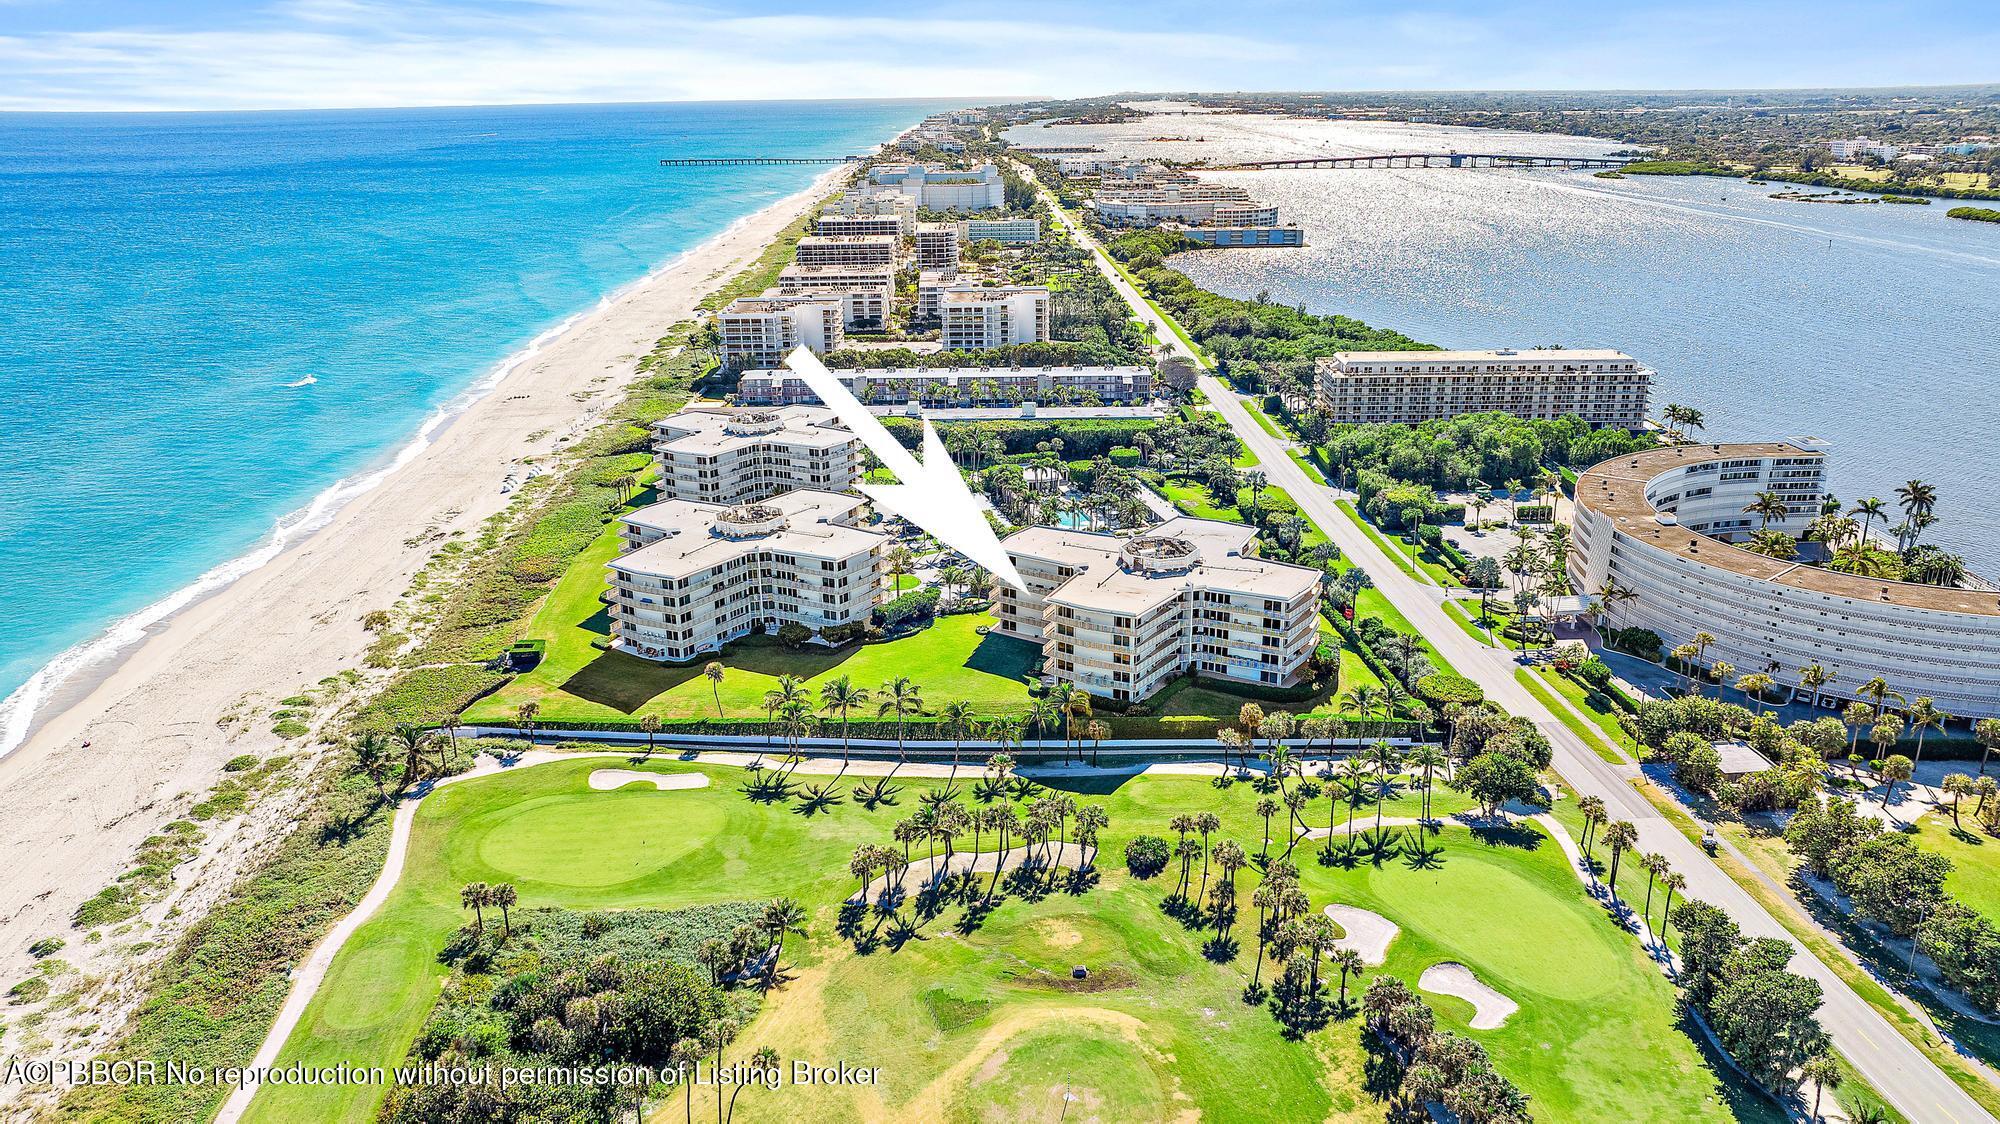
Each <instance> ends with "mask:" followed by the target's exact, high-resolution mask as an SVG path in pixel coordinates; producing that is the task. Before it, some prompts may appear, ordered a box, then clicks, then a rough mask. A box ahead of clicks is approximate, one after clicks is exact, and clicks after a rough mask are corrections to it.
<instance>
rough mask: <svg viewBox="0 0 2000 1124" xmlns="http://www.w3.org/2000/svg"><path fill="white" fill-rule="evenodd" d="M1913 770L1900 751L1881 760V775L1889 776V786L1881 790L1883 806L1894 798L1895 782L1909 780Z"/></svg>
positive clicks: (1885, 806) (1887, 804) (1886, 805)
mask: <svg viewBox="0 0 2000 1124" xmlns="http://www.w3.org/2000/svg"><path fill="white" fill-rule="evenodd" d="M1913 771H1914V770H1913V769H1911V767H1910V759H1909V758H1907V757H1905V756H1903V755H1902V754H1900V753H1892V754H1890V755H1889V757H1888V758H1887V759H1886V760H1884V761H1883V762H1882V775H1883V776H1885V777H1887V778H1889V787H1887V788H1885V789H1883V790H1882V806H1883V807H1884V808H1887V807H1888V806H1889V802H1890V801H1891V800H1893V799H1894V798H1895V793H1896V784H1897V782H1899V781H1906V780H1909V779H1910V774H1911V773H1912V772H1913Z"/></svg>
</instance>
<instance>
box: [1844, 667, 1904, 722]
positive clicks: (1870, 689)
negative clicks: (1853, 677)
mask: <svg viewBox="0 0 2000 1124" xmlns="http://www.w3.org/2000/svg"><path fill="white" fill-rule="evenodd" d="M1855 694H1857V695H1860V696H1863V697H1865V698H1870V699H1873V700H1875V712H1876V713H1877V714H1881V713H1883V712H1885V711H1886V710H1887V709H1888V700H1890V699H1895V700H1896V702H1897V703H1898V704H1899V705H1900V704H1904V703H1907V702H1908V701H1909V700H1907V699H1905V698H1904V697H1903V696H1902V695H1900V694H1897V693H1896V692H1895V691H1891V690H1890V689H1889V684H1888V683H1887V682H1886V681H1885V680H1883V678H1882V677H1881V676H1879V675H1877V676H1876V677H1875V678H1873V679H1870V680H1869V681H1868V682H1866V683H1863V684H1862V685H1861V689H1860V690H1858V691H1856V692H1855Z"/></svg>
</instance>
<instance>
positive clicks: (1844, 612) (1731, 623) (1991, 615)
mask: <svg viewBox="0 0 2000 1124" xmlns="http://www.w3.org/2000/svg"><path fill="white" fill-rule="evenodd" d="M1825 461H1826V453H1825V449H1824V447H1823V446H1822V445H1820V444H1819V443H1818V442H1813V441H1808V440H1803V439H1801V440H1794V441H1780V442H1769V443H1764V444H1741V445H1675V446H1663V447H1661V448H1658V449H1649V450H1647V451H1645V452H1642V453H1638V454H1634V455H1632V456H1624V457H1616V458H1613V459H1611V460H1608V461H1605V462H1603V463H1602V464H1599V465H1596V466H1595V467H1593V468H1591V469H1590V470H1589V471H1587V472H1585V473H1584V474H1583V475H1582V477H1581V478H1579V479H1578V481H1577V488H1576V528H1575V534H1574V536H1573V537H1572V538H1571V540H1570V562H1569V573H1570V575H1571V579H1572V581H1573V582H1575V584H1576V586H1577V588H1579V589H1583V590H1587V591H1591V592H1595V591H1598V590H1602V589H1605V588H1606V587H1607V585H1610V586H1616V587H1618V588H1619V589H1621V590H1625V591H1629V592H1630V593H1631V594H1632V596H1631V597H1630V598H1629V599H1625V598H1620V599H1618V600H1617V602H1616V603H1615V604H1613V605H1611V606H1609V607H1608V608H1607V612H1606V617H1607V622H1608V623H1609V624H1611V625H1613V626H1616V627H1619V628H1635V627H1636V628H1649V629H1652V630H1653V631H1654V632H1657V633H1659V634H1660V636H1661V638H1662V639H1664V640H1665V641H1666V646H1667V647H1668V648H1674V647H1677V646H1679V645H1682V644H1687V643H1692V642H1693V641H1694V638H1695V636H1696V634H1698V633H1703V632H1705V633H1708V634H1709V635H1710V636H1713V637H1714V638H1715V640H1714V642H1713V643H1711V644H1709V645H1708V649H1707V652H1706V653H1705V655H1704V658H1705V659H1706V660H1708V661H1710V662H1711V663H1712V662H1714V661H1722V662H1726V663H1728V664H1730V665H1731V666H1732V667H1734V668H1736V671H1737V673H1738V674H1739V675H1742V674H1750V673H1753V672H1762V673H1768V674H1770V675H1771V676H1773V677H1774V678H1775V679H1776V680H1777V681H1778V683H1779V684H1780V685H1782V686H1785V687H1789V688H1792V689H1793V690H1795V691H1798V690H1804V689H1805V688H1804V687H1803V685H1802V684H1801V683H1800V673H1801V671H1803V670H1804V669H1805V668H1807V667H1810V666H1813V665H1818V666H1819V667H1820V668H1821V670H1823V671H1825V672H1826V673H1828V674H1830V675H1831V676H1832V679H1831V680H1830V681H1829V682H1827V683H1826V684H1825V685H1823V686H1822V687H1821V688H1820V689H1819V694H1820V697H1821V700H1822V701H1826V702H1829V703H1838V702H1839V701H1840V700H1848V699H1853V698H1855V697H1856V695H1857V692H1858V691H1859V689H1860V687H1861V685H1862V684H1864V683H1866V682H1868V681H1869V680H1871V679H1874V678H1877V677H1879V678H1881V679H1882V680H1883V681H1885V682H1886V683H1888V685H1889V689H1890V690H1892V691H1895V692H1897V693H1899V694H1901V695H1903V696H1904V697H1905V698H1908V699H1915V698H1918V697H1919V696H1928V697H1929V698H1931V699H1933V700H1934V701H1935V702H1936V704H1937V706H1938V708H1939V709H1940V710H1943V711H1945V712H1946V713H1948V714H1953V715H1957V716H1959V717H1969V718H1991V717H2000V593H1995V592H1993V591H1992V590H1991V589H1983V590H1982V589H1956V588H1950V587H1944V586H1934V585H1917V584H1913V583H1909V582H1899V581H1885V580H1883V579H1881V578H1867V577H1861V576H1859V575H1855V574H1844V573H1840V572H1838V571H1835V570H1828V569H1824V568H1821V567H1816V566H1809V565H1803V564H1801V563H1799V562H1798V561H1796V560H1791V559H1777V558H1771V557H1767V556H1765V555H1762V554H1753V553H1751V552H1750V551H1748V550H1744V549H1742V548H1741V547H1737V546H1732V545H1730V544H1729V542H1728V541H1727V540H1729V539H1731V538H1739V539H1740V538H1743V537H1747V536H1748V535H1749V534H1751V533H1752V532H1754V531H1756V530H1758V529H1760V526H1761V523H1762V520H1761V518H1753V517H1750V516H1748V515H1747V514H1746V513H1745V512H1744V511H1743V508H1744V507H1745V506H1746V505H1748V504H1749V503H1750V501H1751V500H1752V498H1754V497H1755V496H1756V495H1757V493H1759V492H1765V491H1772V492H1777V493H1778V494H1779V495H1781V496H1783V497H1785V499H1786V501H1787V507H1788V508H1789V509H1790V514H1789V515H1788V516H1787V517H1786V518H1784V519H1782V520H1774V521H1773V522H1772V523H1771V529H1773V530H1782V531H1785V532H1786V533H1788V534H1797V533H1799V532H1800V531H1802V530H1804V529H1805V527H1806V525H1807V524H1808V523H1809V522H1810V521H1811V520H1812V518H1813V517H1814V515H1816V514H1817V513H1818V511H1819V498H1820V496H1821V495H1823V494H1824V493H1825V490H1826V483H1825V473H1826V465H1825Z"/></svg>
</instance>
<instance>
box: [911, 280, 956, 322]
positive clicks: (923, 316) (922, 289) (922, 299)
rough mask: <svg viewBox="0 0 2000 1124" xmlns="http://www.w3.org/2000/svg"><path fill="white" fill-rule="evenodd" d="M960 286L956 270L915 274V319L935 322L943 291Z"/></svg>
mask: <svg viewBox="0 0 2000 1124" xmlns="http://www.w3.org/2000/svg"><path fill="white" fill-rule="evenodd" d="M957 284H961V282H960V281H959V279H958V270H956V269H925V270H919V271H918V272H917V319H919V320H935V319H937V316H938V304H939V302H941V301H942V300H943V299H944V291H945V290H946V289H949V288H950V287H952V286H953V285H957Z"/></svg>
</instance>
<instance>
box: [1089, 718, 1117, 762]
mask: <svg viewBox="0 0 2000 1124" xmlns="http://www.w3.org/2000/svg"><path fill="white" fill-rule="evenodd" d="M1083 732H1084V735H1085V736H1087V737H1088V738H1090V763H1091V764H1092V765H1095V764H1097V749H1098V746H1099V745H1100V744H1101V743H1102V742H1103V741H1104V739H1105V738H1108V737H1110V736H1111V727H1110V725H1108V724H1107V723H1104V722H1099V721H1097V720H1096V719H1092V720H1091V721H1090V722H1088V723H1085V724H1084V727H1083Z"/></svg>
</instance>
